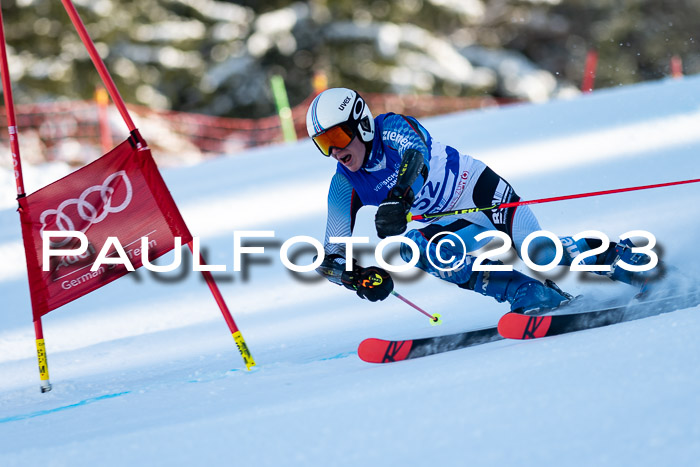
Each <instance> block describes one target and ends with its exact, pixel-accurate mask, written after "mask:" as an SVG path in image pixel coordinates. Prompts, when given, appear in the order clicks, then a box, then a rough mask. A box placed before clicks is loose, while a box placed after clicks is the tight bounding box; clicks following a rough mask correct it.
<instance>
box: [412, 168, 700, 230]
mask: <svg viewBox="0 0 700 467" xmlns="http://www.w3.org/2000/svg"><path fill="white" fill-rule="evenodd" d="M698 182H700V178H696V179H693V180H682V181H678V182H667V183H657V184H655V185H642V186H633V187H629V188H617V189H614V190H603V191H592V192H589V193H578V194H575V195H565V196H554V197H552V198H540V199H533V200H530V201H513V202H512V203H501V204H494V205H493V206H488V207H483V208H477V207H473V208H466V209H457V210H456V211H445V212H435V213H432V214H416V215H413V214H411V213H410V212H409V213H408V216H407V218H406V219H407V220H408V221H417V220H422V219H432V218H435V217H445V216H458V215H460V214H471V213H473V212H480V211H490V210H492V209H505V208H514V207H516V206H525V205H528V204H539V203H551V202H553V201H563V200H567V199H576V198H588V197H591V196H601V195H610V194H613V193H623V192H627V191H637V190H648V189H650V188H662V187H666V186H673V185H684V184H687V183H698Z"/></svg>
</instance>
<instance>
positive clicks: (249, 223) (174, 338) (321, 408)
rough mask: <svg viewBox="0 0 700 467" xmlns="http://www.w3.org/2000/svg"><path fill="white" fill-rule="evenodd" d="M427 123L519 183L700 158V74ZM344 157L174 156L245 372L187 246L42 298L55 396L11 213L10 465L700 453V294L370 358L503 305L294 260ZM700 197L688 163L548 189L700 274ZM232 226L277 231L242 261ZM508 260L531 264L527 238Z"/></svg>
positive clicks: (538, 192)
mask: <svg viewBox="0 0 700 467" xmlns="http://www.w3.org/2000/svg"><path fill="white" fill-rule="evenodd" d="M423 123H424V124H425V126H426V127H427V128H428V129H429V130H430V131H431V132H432V134H433V136H434V137H435V138H436V139H438V140H439V141H441V142H443V143H445V144H449V145H452V146H454V147H456V148H458V149H459V150H460V151H462V152H465V153H468V154H471V155H473V156H474V157H476V158H478V159H481V160H483V161H484V162H486V163H487V164H489V165H490V166H491V167H492V168H493V169H494V170H496V171H497V172H498V173H499V174H501V175H502V176H503V177H505V178H506V179H507V180H509V181H510V182H511V183H512V184H513V185H514V187H515V189H516V191H517V192H518V194H519V195H520V196H521V197H522V198H523V199H537V198H546V197H551V196H559V195H567V194H574V193H582V192H591V191H598V190H608V189H613V188H623V187H631V186H637V185H647V184H656V183H663V182H670V181H678V180H686V179H696V178H698V177H699V175H700V171H699V170H698V167H699V166H700V164H699V163H698V162H697V161H698V156H700V77H686V78H684V79H682V80H667V81H660V82H654V83H647V84H642V85H636V86H630V87H624V88H619V89H611V90H605V91H598V92H595V93H593V94H589V95H584V96H581V97H577V98H575V99H572V100H561V101H553V102H548V103H544V104H538V105H518V106H511V107H507V108H501V109H490V110H480V111H470V112H464V113H459V114H454V115H447V116H442V117H437V118H431V119H425V120H424V122H423ZM144 137H145V138H146V140H148V135H147V134H146V135H144ZM20 138H21V134H20ZM6 157H9V154H8V155H6ZM333 171H334V164H333V163H332V161H331V160H329V159H325V158H324V157H322V156H321V155H320V154H319V153H318V151H317V150H316V149H315V148H314V146H313V143H311V142H310V141H309V140H308V139H304V140H302V141H301V142H299V143H297V144H291V145H280V146H273V147H266V148H260V149H256V150H251V151H249V152H247V153H244V154H236V155H234V156H231V157H222V158H219V159H216V160H212V161H209V162H206V163H202V164H199V165H196V166H193V167H186V168H170V169H167V170H163V175H164V178H165V180H166V183H167V184H168V186H169V188H170V189H171V191H172V194H173V196H174V198H175V200H176V201H177V203H178V205H179V206H180V208H181V211H182V213H183V215H184V217H185V220H186V221H187V222H188V225H189V227H190V230H191V231H192V232H193V233H194V235H197V236H200V237H201V240H202V244H203V245H204V246H205V247H206V249H207V254H208V258H209V262H210V263H212V264H221V265H225V266H226V268H227V270H226V272H222V273H217V274H216V277H217V279H218V283H219V285H220V287H221V290H222V292H223V294H224V296H225V298H226V300H227V302H228V305H229V307H230V308H231V310H232V313H233V316H234V318H235V319H236V322H237V324H238V326H239V327H240V329H241V331H242V333H243V335H244V337H245V339H246V341H247V343H248V346H249V347H250V350H251V352H252V354H253V356H254V358H255V360H256V361H257V366H256V367H255V368H254V369H253V370H252V371H246V369H245V366H244V365H243V362H242V360H241V358H240V356H239V354H238V351H237V349H236V347H235V345H234V342H233V339H232V338H231V335H230V333H229V331H228V328H227V327H226V324H225V322H224V320H223V318H222V316H221V313H220V312H219V310H218V308H217V306H216V304H215V302H214V300H213V298H212V297H211V294H210V293H209V291H208V289H207V287H206V285H205V284H204V282H203V281H202V280H201V278H200V276H199V275H198V273H193V272H192V270H191V263H187V264H184V265H183V266H182V267H181V268H180V269H179V270H178V271H176V272H174V273H168V274H155V273H150V272H148V271H145V270H139V271H137V272H136V273H134V274H130V275H128V276H126V277H124V278H122V279H120V280H118V281H116V282H114V283H112V284H110V285H108V286H106V287H104V288H103V289H101V290H98V291H97V292H95V293H93V294H90V295H88V296H86V297H83V298H81V299H79V300H77V301H75V302H73V303H71V304H69V305H66V306H65V307H63V308H61V309H58V310H56V311H53V312H52V313H50V314H48V315H47V316H45V317H44V320H43V323H44V333H45V339H46V348H47V354H48V361H49V368H50V372H51V382H52V383H53V385H54V387H53V390H52V391H51V392H48V393H45V394H41V393H40V392H39V375H38V371H37V363H36V351H35V347H34V329H33V326H32V319H31V311H30V300H29V293H28V285H27V278H26V270H25V267H24V254H23V249H22V243H21V236H20V224H19V217H18V215H17V213H16V212H15V210H14V209H13V208H11V207H10V208H6V209H4V210H1V211H0V254H1V256H2V262H1V263H0V297H2V298H1V302H0V303H1V305H0V306H1V308H0V465H3V466H12V465H66V466H82V465H85V466H93V465H108V466H111V465H115V466H121V465H149V466H152V465H214V464H222V463H223V464H230V465H242V466H266V465H269V466H292V465H299V466H302V465H303V466H307V465H324V466H325V465H348V466H360V465H366V466H371V465H533V466H535V465H537V466H541V465H582V466H583V465H610V466H618V465H637V466H644V465H649V466H652V465H653V466H658V465H692V464H695V463H696V462H697V459H698V458H700V417H698V414H700V339H698V336H699V335H700V313H698V311H699V310H698V308H693V309H686V310H680V311H677V312H673V313H670V314H666V315H662V316H657V317H652V318H648V319H643V320H639V321H634V322H629V323H623V324H619V325H615V326H609V327H606V328H600V329H595V330H590V331H585V332H579V333H574V334H569V335H563V336H558V337H554V338H547V339H541V340H537V341H527V342H517V341H500V342H495V343H491V344H486V345H482V346H478V347H473V348H468V349H463V350H458V351H454V352H449V353H444V354H440V355H435V356H431V357H426V358H421V359H416V360H411V361H405V362H399V363H393V364H385V365H373V364H369V363H365V362H363V361H361V360H360V359H359V358H358V357H357V346H358V344H359V343H360V342H361V341H362V340H363V339H365V338H367V337H380V338H412V337H424V336H428V335H434V334H447V333H453V332H458V331H461V330H465V329H472V328H474V329H476V328H481V327H485V326H488V325H493V324H495V323H496V322H497V320H498V318H499V317H500V316H501V315H502V314H503V313H505V312H506V311H507V306H506V305H505V304H499V303H496V302H495V301H493V300H492V299H489V298H486V297H483V296H481V295H478V294H476V293H473V292H469V291H465V290H462V289H459V288H457V287H455V286H451V285H449V284H447V283H445V282H442V281H440V280H438V279H436V278H433V277H430V276H427V275H425V274H422V273H418V274H416V273H413V272H411V273H403V274H399V275H398V277H397V279H396V282H397V285H396V290H397V291H398V292H399V293H401V294H402V295H404V296H405V297H407V298H408V299H410V300H412V301H414V302H415V303H417V304H418V305H420V306H422V307H423V308H425V309H426V310H428V311H429V312H432V313H440V314H441V315H442V318H443V321H444V324H442V325H441V326H430V324H429V321H428V319H427V318H425V317H424V316H423V315H421V314H420V313H418V312H416V311H415V310H413V309H411V308H410V307H408V306H407V305H405V304H404V303H403V302H401V301H400V300H397V299H395V298H394V297H389V298H388V299H387V300H385V301H383V302H379V303H369V302H367V301H363V300H360V299H359V298H358V297H357V296H355V295H354V294H353V293H351V292H349V291H347V290H345V289H344V288H341V287H337V286H334V285H332V284H329V283H327V282H325V281H324V280H323V279H321V278H319V277H317V276H316V275H315V274H314V273H303V274H297V275H293V274H291V273H290V272H289V271H288V270H287V269H286V268H285V267H284V266H283V264H282V262H281V260H280V256H279V253H280V245H281V244H282V243H283V242H284V241H286V240H288V239H290V238H292V237H294V236H297V235H308V236H312V237H315V238H317V239H320V240H322V239H323V234H324V228H325V217H326V214H325V208H326V190H327V188H328V183H329V180H330V177H331V175H332V173H333ZM27 173H28V174H29V175H28V177H27V180H26V185H27V189H28V191H29V192H31V191H34V190H36V189H38V188H40V186H41V184H42V183H45V182H46V181H47V180H46V176H44V175H41V174H42V172H41V169H38V170H37V169H35V170H27ZM0 180H2V182H3V183H2V184H0V195H1V196H2V197H3V198H4V199H13V198H14V187H13V183H12V177H11V176H9V175H7V174H3V177H1V178H0ZM698 200H700V184H686V185H681V186H674V187H669V188H660V189H654V190H645V191H635V192H629V193H623V194H615V195H608V196H601V197H592V198H584V199H578V200H571V201H562V202H556V203H549V204H538V205H534V206H533V207H532V209H533V210H534V212H535V214H536V215H537V217H538V219H539V221H540V224H541V225H542V228H543V229H546V230H549V231H552V232H555V233H556V234H558V235H572V234H575V233H578V232H582V231H585V230H598V231H601V232H603V233H605V234H606V235H608V236H609V237H610V239H611V240H616V239H617V238H618V236H619V235H621V234H623V233H625V232H628V231H630V230H646V231H648V232H651V233H652V234H653V235H654V236H655V237H656V239H657V241H658V244H657V246H656V247H655V251H657V252H658V253H659V254H660V256H661V257H662V258H663V260H664V261H665V262H667V263H669V264H672V265H674V266H676V267H678V268H679V269H680V270H681V271H683V273H684V274H685V275H686V276H688V277H690V278H692V277H698V276H700V274H699V269H700V268H699V267H698V260H699V259H700V254H698V249H697V234H698V231H699V230H700V220H699V219H700V203H699V202H698ZM7 205H8V204H5V206H7ZM373 216H374V208H364V209H363V210H361V212H360V216H359V219H358V222H357V227H356V234H361V235H366V236H369V237H370V239H371V241H372V242H373V243H372V245H376V243H377V238H376V236H374V228H373V224H372V222H373ZM236 231H239V232H242V231H274V237H273V238H264V239H258V240H255V239H253V240H250V242H251V245H253V246H263V247H264V248H265V253H263V254H255V255H251V256H250V258H251V261H249V264H248V265H247V267H246V268H245V269H244V271H241V272H234V271H233V257H234V250H233V234H234V232H236ZM293 251H298V254H297V255H296V261H297V262H298V263H299V264H308V263H310V262H311V258H312V255H313V252H310V251H309V250H308V249H297V250H293ZM361 253H362V254H361V256H360V261H361V263H363V264H370V263H373V262H374V259H373V255H372V250H371V248H370V249H366V250H364V251H363V252H361ZM184 256H185V257H189V255H188V254H184ZM167 259H168V258H167V257H166V258H165V261H164V262H167ZM501 259H502V260H504V261H506V262H508V263H510V264H513V265H514V266H515V267H516V268H517V269H519V270H521V271H525V272H527V271H528V270H527V268H526V266H525V265H524V264H523V263H522V262H521V261H520V260H519V259H517V258H515V257H513V256H512V255H511V256H506V257H503V258H501ZM393 261H394V262H395V263H396V264H398V263H400V259H397V258H396V257H394V259H393ZM529 272H530V273H531V274H534V272H532V271H529ZM539 277H540V278H541V279H542V278H544V277H550V278H553V279H555V280H556V281H557V283H558V284H559V285H560V286H562V287H563V288H564V289H565V290H567V291H569V292H570V293H573V294H584V295H586V296H595V297H606V296H619V295H624V294H630V293H631V291H630V290H629V288H628V286H625V285H623V284H615V283H612V282H609V281H607V280H603V279H602V278H592V277H590V276H587V275H585V274H584V275H582V273H572V272H570V271H568V270H566V269H564V268H558V269H556V270H554V271H552V272H550V273H547V274H546V275H540V276H539Z"/></svg>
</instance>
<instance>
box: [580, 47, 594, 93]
mask: <svg viewBox="0 0 700 467" xmlns="http://www.w3.org/2000/svg"><path fill="white" fill-rule="evenodd" d="M596 68H598V52H597V51H595V50H589V51H588V53H587V54H586V64H585V65H584V69H583V80H582V82H581V92H591V91H593V84H594V83H595V72H596Z"/></svg>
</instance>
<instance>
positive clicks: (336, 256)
mask: <svg viewBox="0 0 700 467" xmlns="http://www.w3.org/2000/svg"><path fill="white" fill-rule="evenodd" d="M361 207H362V201H361V200H360V197H359V196H358V195H357V192H355V189H354V188H353V187H352V185H351V184H350V182H349V181H348V179H347V178H345V176H344V175H342V174H340V173H336V174H335V175H334V176H333V179H332V180H331V186H330V189H329V190H328V220H327V222H326V236H325V238H324V241H323V246H324V250H325V253H326V257H325V259H324V261H323V263H322V264H321V266H319V267H318V268H317V269H316V271H317V272H318V273H319V274H321V275H322V276H324V277H325V278H327V279H328V280H329V281H331V282H334V283H336V284H341V282H340V276H341V275H342V273H343V271H345V245H343V244H342V243H331V242H330V238H331V237H349V236H351V235H352V232H353V230H354V228H355V219H356V217H357V211H358V210H359V209H360V208H361Z"/></svg>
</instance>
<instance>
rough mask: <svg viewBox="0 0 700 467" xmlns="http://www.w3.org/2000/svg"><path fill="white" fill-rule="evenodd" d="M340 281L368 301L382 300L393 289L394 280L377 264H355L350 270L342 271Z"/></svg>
mask: <svg viewBox="0 0 700 467" xmlns="http://www.w3.org/2000/svg"><path fill="white" fill-rule="evenodd" d="M342 281H343V285H345V287H347V288H348V289H351V290H355V291H357V295H359V297H360V298H366V299H367V300H369V301H370V302H376V301H377V300H384V299H385V298H386V297H388V296H389V294H390V293H391V292H392V290H394V281H393V280H392V279H391V276H390V275H389V273H388V272H386V271H385V270H384V269H382V268H380V267H377V266H370V267H368V268H363V267H360V266H355V268H354V269H353V270H352V271H350V272H347V271H345V272H343V275H342Z"/></svg>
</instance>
